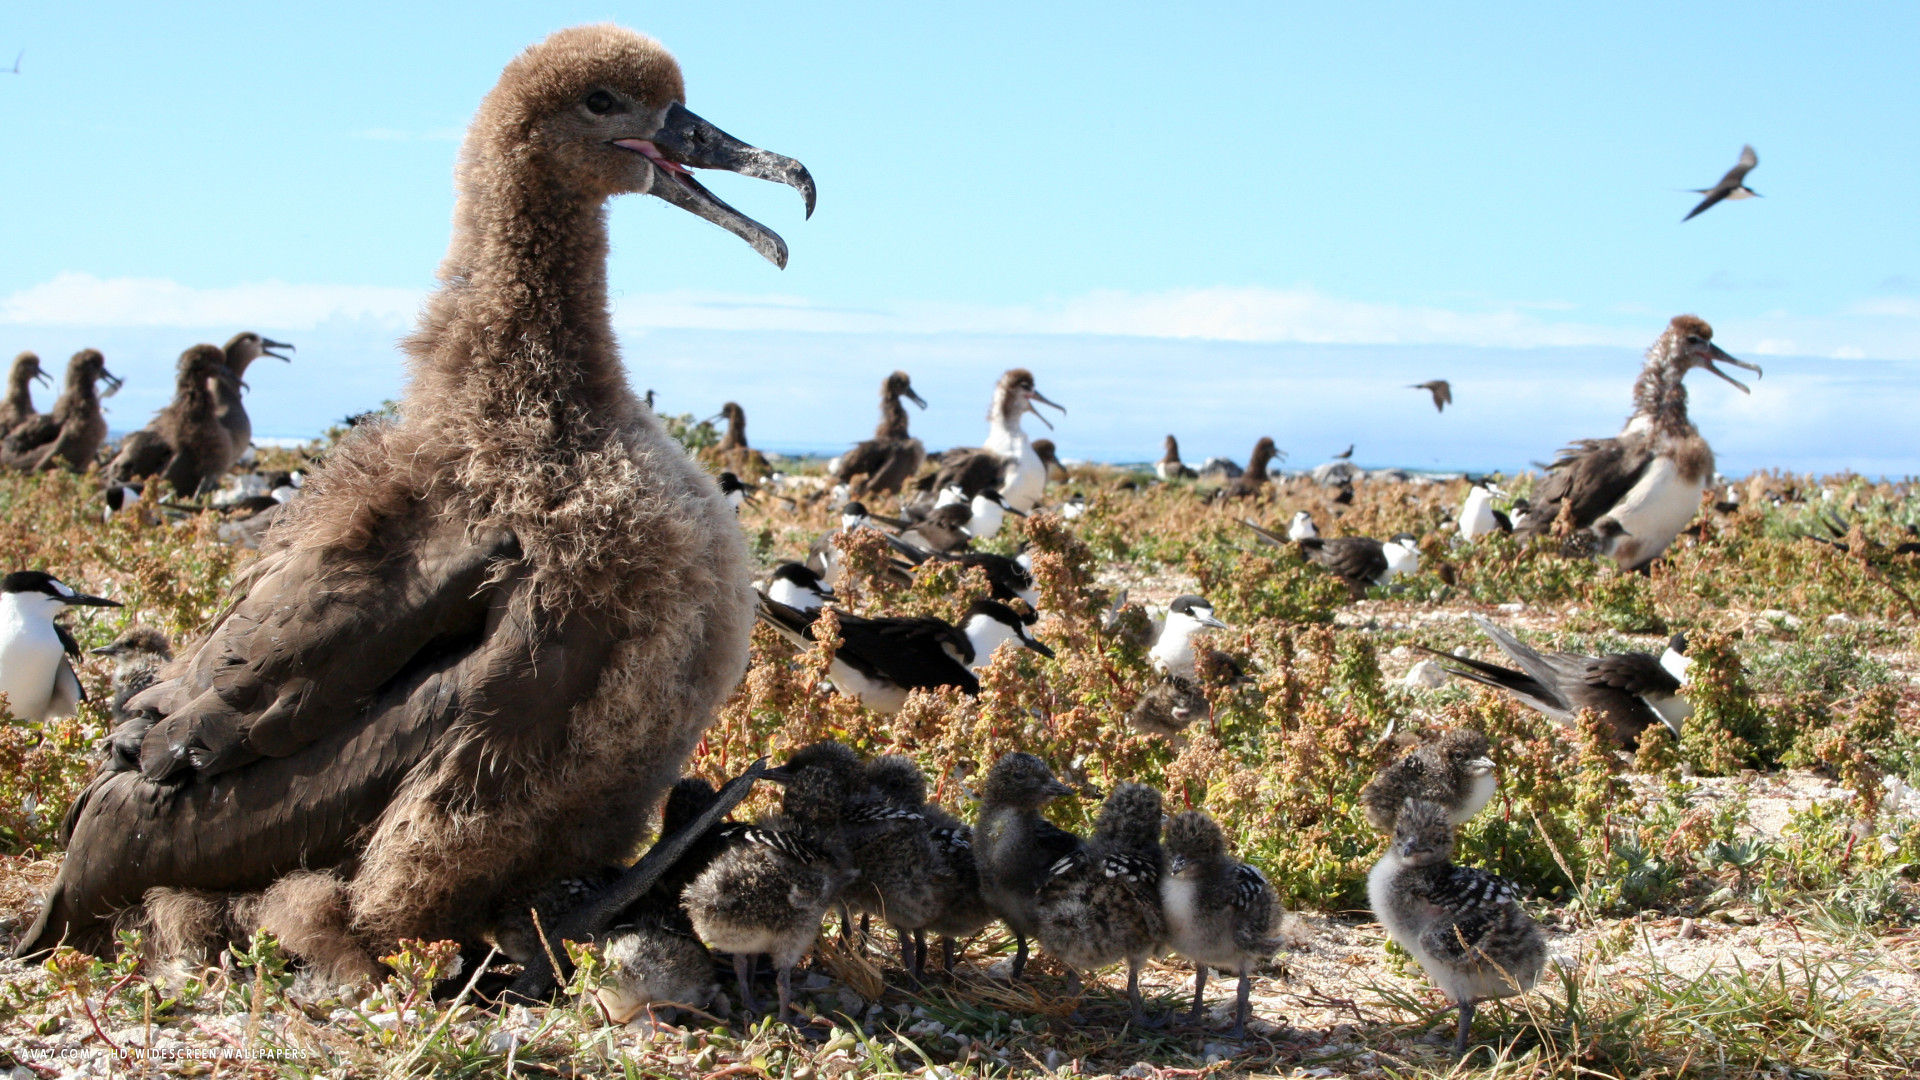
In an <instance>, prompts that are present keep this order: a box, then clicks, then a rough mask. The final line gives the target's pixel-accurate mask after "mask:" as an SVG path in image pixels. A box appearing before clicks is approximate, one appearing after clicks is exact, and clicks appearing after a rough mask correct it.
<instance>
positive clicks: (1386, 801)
mask: <svg viewBox="0 0 1920 1080" xmlns="http://www.w3.org/2000/svg"><path fill="white" fill-rule="evenodd" d="M1490 753H1492V750H1491V749H1490V748H1489V746H1488V744H1487V737H1486V736H1485V735H1482V734H1481V733H1480V732H1478V731H1473V730H1471V729H1468V728H1454V729H1453V730H1451V731H1447V732H1444V733H1443V734H1441V736H1440V737H1439V738H1437V739H1435V740H1433V741H1432V742H1428V743H1422V744H1421V745H1419V746H1416V747H1414V748H1413V749H1412V750H1409V751H1407V752H1406V753H1405V754H1404V755H1402V756H1401V757H1400V760H1398V761H1396V762H1394V763H1393V764H1391V765H1389V766H1387V767H1386V768H1384V769H1381V770H1380V774H1379V775H1378V776H1375V777H1374V778H1373V779H1372V780H1369V781H1367V786H1366V787H1364V788H1361V789H1360V807H1361V809H1362V810H1364V811H1365V812H1366V815H1367V821H1368V823H1370V824H1371V825H1372V826H1373V827H1374V828H1376V829H1379V830H1381V831H1382V832H1392V831H1393V821H1394V818H1396V817H1398V816H1399V814H1400V808H1401V807H1402V806H1405V805H1406V803H1407V800H1408V799H1424V800H1425V801H1427V802H1432V803H1438V804H1440V805H1441V806H1442V807H1444V808H1445V809H1446V811H1447V818H1448V820H1449V821H1451V822H1453V823H1454V824H1455V825H1459V824H1462V823H1464V822H1465V821H1466V820H1467V819H1468V818H1471V817H1472V816H1473V815H1475V814H1477V813H1479V812H1480V809H1481V807H1484V806H1486V805H1487V802H1488V800H1490V799H1492V798H1493V793H1494V792H1495V791H1497V790H1499V787H1500V781H1499V780H1498V779H1497V778H1496V777H1495V776H1494V766H1493V759H1492V758H1491V757H1489V756H1488V755H1489V754H1490Z"/></svg>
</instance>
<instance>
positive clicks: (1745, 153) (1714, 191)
mask: <svg viewBox="0 0 1920 1080" xmlns="http://www.w3.org/2000/svg"><path fill="white" fill-rule="evenodd" d="M1758 164H1760V155H1758V154H1756V153H1754V152H1753V147H1751V146H1743V147H1741V148H1740V163H1739V164H1738V165H1735V166H1734V167H1733V168H1731V169H1728V170H1727V175H1725V176H1723V177H1721V178H1720V182H1719V183H1717V184H1715V185H1713V186H1712V187H1710V188H1694V189H1693V192H1694V194H1696V195H1705V196H1706V198H1704V199H1701V200H1700V205H1699V206H1696V207H1694V208H1693V212H1692V213H1690V214H1688V215H1687V216H1686V217H1683V218H1681V219H1680V220H1681V221H1692V220H1693V219H1694V218H1696V217H1698V216H1700V215H1701V214H1703V213H1705V212H1706V211H1707V208H1708V207H1711V206H1712V205H1713V204H1714V203H1717V202H1719V201H1720V200H1722V199H1751V198H1755V197H1757V196H1758V195H1759V194H1760V193H1759V192H1757V191H1755V190H1753V189H1752V188H1750V187H1748V186H1747V173H1748V172H1750V171H1751V170H1752V169H1753V167H1754V166H1755V165H1758Z"/></svg>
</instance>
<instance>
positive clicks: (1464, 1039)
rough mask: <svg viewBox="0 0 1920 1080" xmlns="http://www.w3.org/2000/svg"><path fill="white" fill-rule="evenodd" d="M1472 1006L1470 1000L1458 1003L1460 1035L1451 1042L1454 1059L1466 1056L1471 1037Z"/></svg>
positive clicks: (1472, 1002) (1471, 1000) (1472, 1003)
mask: <svg viewBox="0 0 1920 1080" xmlns="http://www.w3.org/2000/svg"><path fill="white" fill-rule="evenodd" d="M1473 1006H1474V1001H1473V999H1472V998H1468V999H1467V1000H1465V1001H1462V1002H1461V1003H1460V1035H1459V1037H1458V1038H1456V1039H1454V1040H1453V1056H1454V1057H1466V1056H1467V1043H1468V1041H1469V1040H1470V1039H1471V1038H1472V1035H1473Z"/></svg>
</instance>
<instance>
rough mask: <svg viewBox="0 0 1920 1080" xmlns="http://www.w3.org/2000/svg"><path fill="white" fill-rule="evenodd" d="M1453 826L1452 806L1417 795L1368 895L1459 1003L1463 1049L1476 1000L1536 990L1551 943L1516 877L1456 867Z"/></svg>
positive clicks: (1457, 1049) (1391, 929) (1399, 939)
mask: <svg viewBox="0 0 1920 1080" xmlns="http://www.w3.org/2000/svg"><path fill="white" fill-rule="evenodd" d="M1453 830H1454V826H1453V822H1452V821H1451V820H1450V819H1449V816H1448V813H1447V809H1446V807H1444V806H1441V805H1440V804H1438V803H1431V802H1426V801H1423V800H1420V799H1409V800H1408V801H1407V804H1406V805H1405V806H1404V807H1402V808H1401V810H1400V813H1399V816H1398V819H1397V820H1396V821H1395V822H1394V828H1393V844H1392V846H1390V847H1389V848H1388V849H1387V853H1386V855H1384V856H1382V857H1381V859H1380V861H1379V862H1378V863H1375V864H1374V867H1373V872H1372V873H1371V874H1369V875H1368V876H1367V899H1368V901H1369V902H1370V903H1371V905H1372V907H1373V914H1374V917H1375V918H1378V919H1379V920H1380V924H1381V925H1382V926H1384V927H1386V930H1387V933H1388V935H1389V936H1391V937H1392V938H1393V940H1394V941H1395V942H1396V943H1397V944H1399V946H1400V947H1401V948H1403V949H1405V950H1407V952H1409V953H1411V954H1412V955H1413V958H1414V959H1415V960H1417V961H1419V963H1420V967H1421V968H1422V969H1424V970H1425V971H1426V973H1427V977H1428V978H1429V979H1432V980H1433V984H1434V985H1435V986H1437V987H1439V988H1440V991H1441V992H1442V993H1444V994H1446V995H1447V997H1448V998H1450V999H1452V1000H1453V1002H1454V1003H1455V1004H1456V1005H1458V1006H1459V1009H1460V1033H1459V1036H1458V1038H1456V1039H1455V1041H1454V1053H1455V1054H1456V1055H1459V1054H1465V1053H1466V1052H1467V1040H1468V1038H1469V1037H1470V1036H1471V1034H1472V1024H1473V1009H1474V1006H1475V1005H1476V1004H1478V1003H1479V1002H1482V1001H1486V1000H1489V999H1492V998H1503V997H1513V996H1515V995H1517V994H1524V993H1526V992H1527V991H1528V990H1531V989H1533V984H1534V983H1535V982H1537V981H1539V979H1540V969H1541V968H1542V967H1544V966H1545V964H1546V960H1547V943H1546V939H1545V938H1544V937H1543V936H1542V935H1541V933H1540V927H1539V925H1538V924H1536V923H1535V922H1534V921H1533V918H1532V916H1530V915H1528V914H1527V911H1526V908H1524V907H1522V906H1521V904H1520V896H1519V893H1518V892H1517V891H1516V890H1515V888H1514V886H1513V883H1512V882H1509V881H1507V880H1505V879H1503V878H1500V877H1497V876H1495V875H1493V874H1489V873H1487V872H1486V871H1485V870H1478V869H1475V868H1473V867H1470V866H1456V865H1454V863H1453V861H1452V856H1453Z"/></svg>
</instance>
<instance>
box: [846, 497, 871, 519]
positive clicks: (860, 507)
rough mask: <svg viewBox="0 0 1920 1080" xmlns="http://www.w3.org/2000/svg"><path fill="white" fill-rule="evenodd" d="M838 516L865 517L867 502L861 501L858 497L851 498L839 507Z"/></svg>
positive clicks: (866, 514)
mask: <svg viewBox="0 0 1920 1080" xmlns="http://www.w3.org/2000/svg"><path fill="white" fill-rule="evenodd" d="M840 516H841V517H861V518H863V517H866V516H868V512H867V504H866V503H863V502H861V501H860V500H859V499H851V500H849V501H848V502H847V504H846V505H845V506H842V507H841V508H840Z"/></svg>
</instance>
